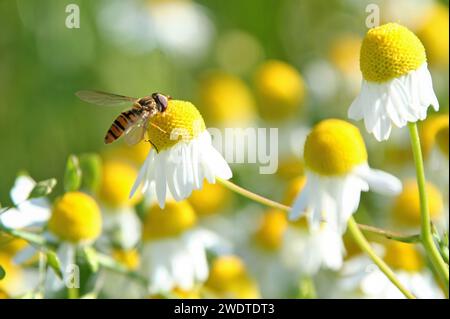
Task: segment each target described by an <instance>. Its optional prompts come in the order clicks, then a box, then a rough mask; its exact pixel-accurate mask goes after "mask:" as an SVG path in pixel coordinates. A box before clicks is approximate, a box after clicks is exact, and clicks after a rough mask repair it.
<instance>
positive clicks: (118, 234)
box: [98, 160, 141, 249]
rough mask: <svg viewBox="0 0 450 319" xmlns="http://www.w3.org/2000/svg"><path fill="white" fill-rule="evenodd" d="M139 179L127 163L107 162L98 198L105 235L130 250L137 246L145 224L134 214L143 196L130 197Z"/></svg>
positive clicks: (104, 166)
mask: <svg viewBox="0 0 450 319" xmlns="http://www.w3.org/2000/svg"><path fill="white" fill-rule="evenodd" d="M136 177H137V170H136V169H135V168H134V167H133V166H131V165H129V164H127V163H126V162H123V161H119V160H109V161H106V162H105V163H104V164H103V168H102V180H101V183H100V189H99V194H98V197H99V202H100V205H101V209H102V213H103V229H104V233H105V234H106V236H109V238H110V239H111V240H112V242H113V244H117V245H119V247H122V248H127V249H130V248H132V247H134V246H136V244H137V243H138V241H139V239H140V237H141V223H140V221H139V218H138V216H137V215H136V212H135V210H134V205H135V204H136V203H137V202H138V201H139V200H140V199H141V196H134V197H132V198H131V199H130V198H129V197H128V195H129V190H130V188H131V186H132V185H133V183H134V181H135V179H136ZM139 195H140V194H139Z"/></svg>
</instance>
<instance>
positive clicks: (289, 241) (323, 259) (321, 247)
mask: <svg viewBox="0 0 450 319" xmlns="http://www.w3.org/2000/svg"><path fill="white" fill-rule="evenodd" d="M284 240H285V241H286V244H285V245H284V246H283V253H282V255H283V259H284V260H285V263H286V264H287V265H288V266H289V267H290V268H293V269H298V271H299V272H300V274H301V275H303V276H312V275H315V274H317V273H318V272H319V270H320V269H329V270H339V269H340V268H341V267H342V264H343V259H344V255H345V248H344V243H343V241H342V235H341V234H340V233H339V232H337V231H336V230H335V229H334V228H333V227H330V225H328V224H326V223H323V224H322V225H321V227H320V228H319V229H315V230H313V229H308V228H307V227H305V225H296V226H290V227H289V228H288V229H287V231H286V234H285V238H284Z"/></svg>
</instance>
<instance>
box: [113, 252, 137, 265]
mask: <svg viewBox="0 0 450 319" xmlns="http://www.w3.org/2000/svg"><path fill="white" fill-rule="evenodd" d="M112 257H113V258H114V259H115V260H117V261H118V262H120V263H121V264H122V265H124V266H126V267H127V268H128V269H129V270H136V269H137V268H138V267H139V263H140V257H139V253H138V251H137V250H136V249H128V250H125V249H114V250H113V251H112Z"/></svg>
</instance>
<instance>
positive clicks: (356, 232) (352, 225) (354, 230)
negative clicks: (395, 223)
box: [348, 217, 415, 299]
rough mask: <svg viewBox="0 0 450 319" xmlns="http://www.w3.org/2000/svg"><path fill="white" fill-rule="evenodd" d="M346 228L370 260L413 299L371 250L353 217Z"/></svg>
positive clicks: (407, 296) (406, 295)
mask: <svg viewBox="0 0 450 319" xmlns="http://www.w3.org/2000/svg"><path fill="white" fill-rule="evenodd" d="M348 230H349V232H350V234H351V235H352V236H353V238H354V240H355V242H356V244H358V246H359V247H360V248H361V249H362V250H363V251H364V252H365V253H366V254H367V255H369V257H370V258H371V259H372V261H373V262H374V263H375V264H376V265H377V266H378V267H379V268H380V270H381V271H382V272H383V273H384V274H385V275H386V277H388V278H389V280H390V281H391V282H392V283H393V284H394V285H395V286H396V287H397V288H398V289H399V290H400V291H401V292H402V293H403V294H404V295H405V297H406V298H408V299H415V297H414V295H413V294H411V292H409V291H408V290H407V289H406V288H405V287H404V286H403V285H402V284H401V283H400V281H399V280H398V279H397V277H396V276H395V274H394V272H393V271H392V270H391V268H389V266H388V265H387V264H386V263H385V262H384V261H383V260H382V259H381V258H380V257H378V256H377V254H376V253H375V252H374V251H373V249H372V247H371V246H370V244H369V242H368V241H367V239H366V238H365V237H364V235H363V234H362V232H361V230H360V229H359V227H358V224H357V223H356V222H355V219H354V218H353V217H350V219H349V221H348Z"/></svg>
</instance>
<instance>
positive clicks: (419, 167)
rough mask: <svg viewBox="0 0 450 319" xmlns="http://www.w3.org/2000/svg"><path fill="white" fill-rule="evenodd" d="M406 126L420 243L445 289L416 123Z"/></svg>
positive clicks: (445, 272) (445, 276) (444, 268)
mask: <svg viewBox="0 0 450 319" xmlns="http://www.w3.org/2000/svg"><path fill="white" fill-rule="evenodd" d="M408 128H409V135H410V138H411V147H412V151H413V156H414V163H415V165H416V177H417V185H418V187H419V198H420V220H421V230H420V237H421V241H422V245H423V246H424V248H425V250H426V252H427V255H428V257H429V259H430V261H431V263H432V264H433V267H434V268H435V269H436V272H437V273H438V274H439V276H440V277H441V279H442V280H443V282H444V284H445V287H446V289H447V290H448V287H449V286H448V283H449V272H448V265H447V264H446V263H445V261H444V260H443V259H442V256H441V254H440V253H439V251H438V249H437V247H436V245H435V243H434V240H433V235H432V233H431V220H430V213H429V210H428V199H427V194H426V188H425V187H426V186H425V170H424V167H423V158H422V150H421V148H420V139H419V132H418V129H417V124H416V123H408Z"/></svg>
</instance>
